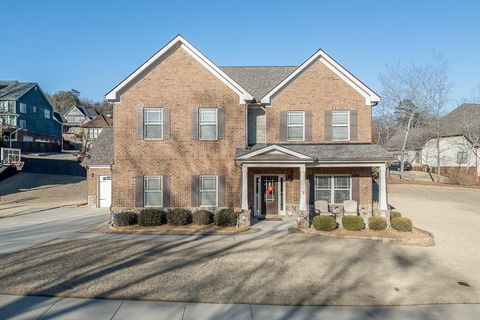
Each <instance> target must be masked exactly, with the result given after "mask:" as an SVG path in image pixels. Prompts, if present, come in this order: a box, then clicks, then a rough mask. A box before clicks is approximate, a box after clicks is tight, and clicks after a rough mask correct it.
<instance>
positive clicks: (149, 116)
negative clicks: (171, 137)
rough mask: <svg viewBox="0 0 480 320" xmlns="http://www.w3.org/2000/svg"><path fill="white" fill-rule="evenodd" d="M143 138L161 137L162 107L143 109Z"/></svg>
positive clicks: (154, 138)
mask: <svg viewBox="0 0 480 320" xmlns="http://www.w3.org/2000/svg"><path fill="white" fill-rule="evenodd" d="M143 137H144V139H147V140H148V139H152V140H161V139H163V108H145V109H143Z"/></svg>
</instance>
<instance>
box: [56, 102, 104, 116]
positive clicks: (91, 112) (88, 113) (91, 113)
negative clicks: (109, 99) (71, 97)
mask: <svg viewBox="0 0 480 320" xmlns="http://www.w3.org/2000/svg"><path fill="white" fill-rule="evenodd" d="M73 108H77V109H78V110H79V111H80V112H81V113H82V114H83V115H84V116H85V117H87V118H89V119H93V118H94V117H96V116H98V115H99V113H98V112H97V110H95V109H93V108H86V107H84V106H75V105H74V106H71V107H70V108H68V109H65V110H63V111H62V117H65V116H66V115H67V114H69V113H70V111H72V109H73Z"/></svg>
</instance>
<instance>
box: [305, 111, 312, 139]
mask: <svg viewBox="0 0 480 320" xmlns="http://www.w3.org/2000/svg"><path fill="white" fill-rule="evenodd" d="M305 141H312V111H305Z"/></svg>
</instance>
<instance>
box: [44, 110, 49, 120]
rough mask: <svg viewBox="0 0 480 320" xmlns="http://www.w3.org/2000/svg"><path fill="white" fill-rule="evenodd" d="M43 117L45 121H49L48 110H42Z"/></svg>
mask: <svg viewBox="0 0 480 320" xmlns="http://www.w3.org/2000/svg"><path fill="white" fill-rule="evenodd" d="M43 116H44V117H45V118H46V119H50V110H48V109H45V110H43Z"/></svg>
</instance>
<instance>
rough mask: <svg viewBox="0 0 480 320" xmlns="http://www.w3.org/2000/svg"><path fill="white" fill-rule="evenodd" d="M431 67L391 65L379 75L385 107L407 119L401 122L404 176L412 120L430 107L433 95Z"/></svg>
mask: <svg viewBox="0 0 480 320" xmlns="http://www.w3.org/2000/svg"><path fill="white" fill-rule="evenodd" d="M433 77H434V72H432V68H431V66H429V65H427V66H416V65H414V64H411V65H408V66H402V65H401V64H400V63H398V64H397V65H396V66H395V67H388V66H387V71H386V72H385V73H382V74H380V80H381V82H382V85H383V91H382V93H383V94H382V95H383V103H384V105H385V107H386V108H389V109H390V110H394V113H395V114H396V115H397V117H401V118H402V119H404V121H402V122H401V123H398V124H399V125H400V126H401V127H402V128H400V129H402V130H404V136H403V143H402V148H401V155H400V177H401V178H402V179H403V177H404V162H405V151H406V150H405V149H406V145H407V141H408V135H409V133H410V128H411V127H412V122H413V121H414V119H415V118H416V117H417V116H418V114H420V113H426V112H427V111H428V110H429V107H430V105H429V103H430V100H431V98H432V96H433V87H432V78H433ZM397 122H398V120H397Z"/></svg>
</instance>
